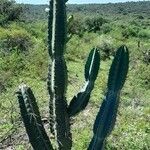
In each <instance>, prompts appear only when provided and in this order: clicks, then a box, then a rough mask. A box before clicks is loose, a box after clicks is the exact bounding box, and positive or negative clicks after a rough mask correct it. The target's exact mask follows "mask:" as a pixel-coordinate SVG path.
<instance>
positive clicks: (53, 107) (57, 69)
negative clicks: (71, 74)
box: [48, 0, 72, 150]
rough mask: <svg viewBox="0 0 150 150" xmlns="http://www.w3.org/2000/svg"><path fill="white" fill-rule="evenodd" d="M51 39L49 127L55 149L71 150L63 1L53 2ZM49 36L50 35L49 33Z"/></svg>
mask: <svg viewBox="0 0 150 150" xmlns="http://www.w3.org/2000/svg"><path fill="white" fill-rule="evenodd" d="M51 31H52V36H51V37H52V38H51V53H52V55H51V59H52V64H51V68H50V71H49V72H51V73H49V81H50V82H49V83H48V84H49V85H48V86H49V87H50V88H49V91H50V92H49V93H50V106H49V108H50V118H51V120H50V126H51V131H52V132H53V133H54V136H55V139H56V141H57V143H58V144H57V145H56V147H57V149H64V150H65V149H67V150H69V149H71V146H72V141H71V133H70V118H69V116H68V114H67V101H66V97H65V96H66V95H65V94H66V87H67V67H66V62H65V59H64V50H65V46H66V6H65V1H64V0H61V1H60V0H53V19H52V30H51ZM49 34H50V33H49Z"/></svg>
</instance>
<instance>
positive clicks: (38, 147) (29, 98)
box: [17, 85, 53, 150]
mask: <svg viewBox="0 0 150 150" xmlns="http://www.w3.org/2000/svg"><path fill="white" fill-rule="evenodd" d="M17 94H18V101H19V106H20V111H21V116H22V119H23V122H24V125H25V128H26V131H27V134H28V136H29V140H30V143H31V145H32V147H33V148H34V149H35V150H53V148H52V145H51V143H50V141H49V138H48V136H47V134H46V132H45V129H44V126H43V124H42V120H41V117H40V112H39V109H38V106H37V103H36V100H35V97H34V95H33V93H32V90H31V89H30V88H29V87H27V86H25V85H22V86H20V88H19V91H18V92H17Z"/></svg>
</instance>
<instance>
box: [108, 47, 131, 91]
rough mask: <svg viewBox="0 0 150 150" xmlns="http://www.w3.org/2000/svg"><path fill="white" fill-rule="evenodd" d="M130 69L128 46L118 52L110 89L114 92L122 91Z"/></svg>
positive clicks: (110, 76)
mask: <svg viewBox="0 0 150 150" xmlns="http://www.w3.org/2000/svg"><path fill="white" fill-rule="evenodd" d="M128 67H129V52H128V48H127V47H126V46H124V45H123V46H121V47H120V48H119V49H118V51H117V52H116V57H115V59H114V61H113V63H112V66H111V69H110V72H109V79H108V85H107V86H108V89H109V90H113V91H118V90H121V88H122V87H123V85H124V82H125V79H126V75H127V72H128Z"/></svg>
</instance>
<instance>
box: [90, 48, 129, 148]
mask: <svg viewBox="0 0 150 150" xmlns="http://www.w3.org/2000/svg"><path fill="white" fill-rule="evenodd" d="M128 64H129V54H128V49H127V47H125V46H121V47H120V48H119V49H118V50H117V53H116V56H115V58H114V60H113V63H112V65H111V68H110V71H109V78H108V84H107V87H108V91H107V93H106V98H105V99H104V101H103V103H102V105H101V108H100V111H99V113H98V115H97V117H96V120H95V124H94V127H93V132H94V136H93V138H92V140H91V143H90V145H89V148H88V150H102V149H103V147H104V143H105V140H106V138H107V136H108V135H109V134H110V133H111V131H112V129H113V127H114V125H115V121H116V115H117V109H118V105H119V95H120V90H121V89H122V87H123V84H124V82H125V79H126V75H127V72H128Z"/></svg>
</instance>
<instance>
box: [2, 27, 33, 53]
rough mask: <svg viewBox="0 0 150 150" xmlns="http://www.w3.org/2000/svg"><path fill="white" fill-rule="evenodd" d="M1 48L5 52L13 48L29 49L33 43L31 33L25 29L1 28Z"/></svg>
mask: <svg viewBox="0 0 150 150" xmlns="http://www.w3.org/2000/svg"><path fill="white" fill-rule="evenodd" d="M1 31H2V33H1V34H0V39H1V49H2V50H3V51H5V52H10V51H12V50H14V49H15V50H17V51H18V52H19V51H22V52H23V51H27V50H28V49H29V48H30V47H31V46H32V44H33V40H31V37H30V34H29V33H28V32H27V31H25V30H23V29H11V30H6V29H5V30H3V29H2V30H1Z"/></svg>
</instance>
